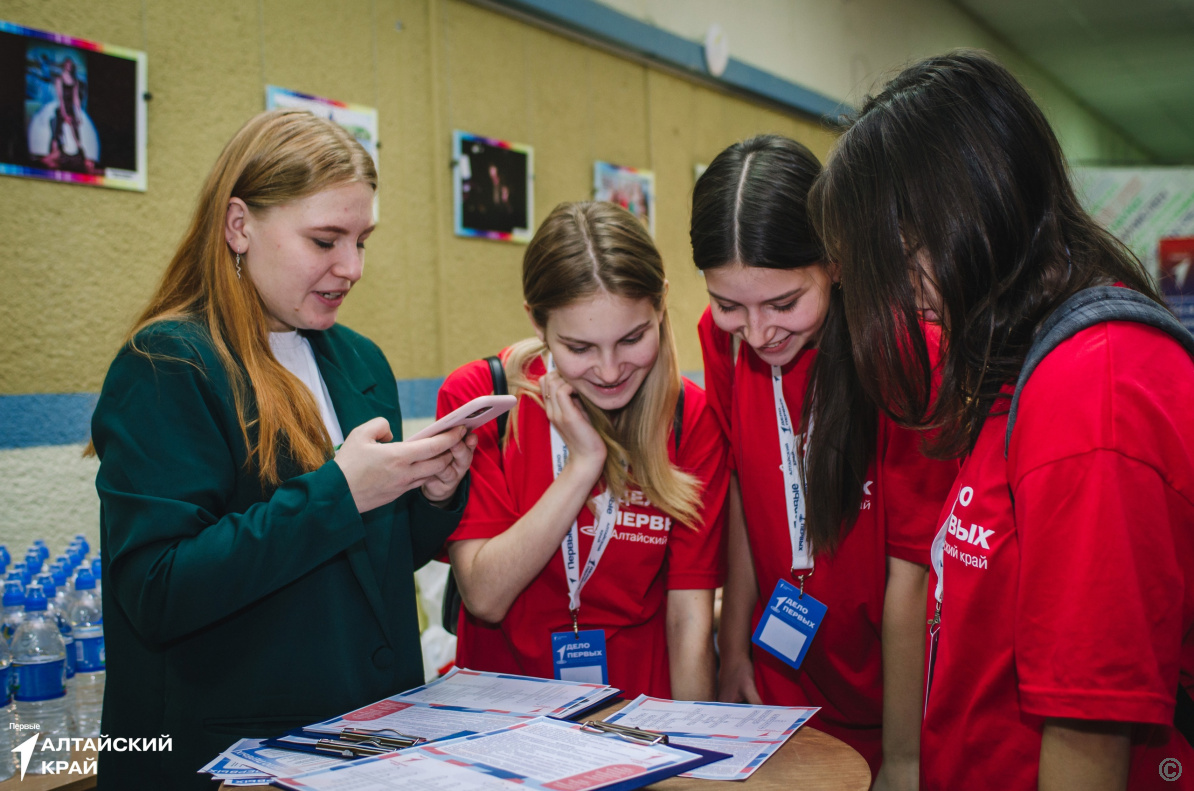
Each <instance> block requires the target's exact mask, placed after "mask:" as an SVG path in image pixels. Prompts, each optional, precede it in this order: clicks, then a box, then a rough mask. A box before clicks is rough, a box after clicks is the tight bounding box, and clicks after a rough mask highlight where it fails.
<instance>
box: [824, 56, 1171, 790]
mask: <svg viewBox="0 0 1194 791" xmlns="http://www.w3.org/2000/svg"><path fill="white" fill-rule="evenodd" d="M810 205H812V206H814V207H815V208H814V210H813V211H812V212H811V213H812V216H814V217H817V218H818V221H819V223H820V228H821V231H822V233H823V238H824V239H825V240H826V243H827V246H828V248H829V250H830V252H831V253H832V256H833V258H834V259H835V260H837V261H839V262H840V264H841V267H842V282H843V283H844V286H845V309H846V313H847V317H848V319H849V329H850V335H851V336H852V340H853V344H852V348H853V356H854V359H855V364H856V366H857V368H858V370H859V372H860V375H861V380H862V381H863V382H864V383H865V385H866V386H867V388H868V390H869V391H870V392H871V393H872V395H874V397H876V398H879V397H882V398H883V399H884V403H886V404H890V405H892V407H893V411H894V412H895V413H896V414H899V415H901V419H902V420H904V421H905V422H906V423H907V424H909V425H912V426H934V427H937V428H938V431H939V433H938V434H937V437H936V438H935V442H934V445H933V448H932V449H933V451H934V453H936V454H938V455H939V456H942V457H954V458H961V459H962V465H961V471H960V473H959V475H958V480H957V483H956V484H955V486H954V487H953V490H952V491H951V493H950V495H949V496H948V498H947V499H946V501H945V503H944V505H943V509H942V512H941V515H940V517H939V519H938V522H937V524H938V525H939V526H940V531H939V533H938V535H937V538H936V540H935V542H934V545H933V568H934V571H935V573H934V574H933V576H932V580H931V584H932V588H931V590H932V591H933V597H932V601H933V605H934V606H933V609H932V610H931V611H930V612H932V613H933V629H932V650H931V652H930V657H931V658H930V663H929V664H930V674H929V685H928V694H927V697H926V703H925V714H924V728H923V734H922V741H921V743H922V758H921V768H922V772H923V778H924V787H925V788H928V789H958V788H992V789H1014V790H1019V789H1035V788H1038V787H1039V788H1041V789H1057V788H1081V789H1124V788H1131V789H1133V790H1134V791H1135V789H1149V788H1178V787H1188V786H1189V781H1188V779H1187V780H1186V781H1183V782H1184V783H1186V784H1185V785H1182V784H1180V783H1176V782H1174V781H1177V780H1178V779H1179V778H1181V776H1182V772H1183V767H1184V771H1185V773H1186V774H1187V776H1188V775H1189V774H1190V773H1191V772H1192V771H1194V749H1192V748H1191V742H1190V738H1191V736H1189V735H1187V736H1184V737H1183V735H1182V734H1181V733H1179V732H1178V729H1177V728H1175V727H1174V723H1175V707H1177V706H1179V705H1181V704H1179V703H1178V701H1179V700H1183V701H1186V702H1187V703H1188V690H1189V689H1190V688H1191V686H1192V685H1194V421H1192V420H1191V419H1190V411H1189V410H1190V404H1191V403H1194V360H1191V358H1190V356H1189V355H1188V354H1187V353H1186V352H1185V351H1184V350H1183V348H1182V347H1181V345H1179V343H1178V342H1177V341H1176V340H1175V338H1173V337H1171V336H1170V335H1169V334H1168V333H1166V332H1163V331H1162V330H1160V329H1156V328H1153V327H1151V326H1148V325H1146V324H1143V323H1138V322H1134V321H1108V320H1104V321H1102V322H1100V323H1096V324H1094V325H1093V326H1090V327H1088V328H1086V329H1083V330H1081V331H1080V332H1078V333H1076V334H1074V335H1072V336H1071V337H1070V338H1068V339H1067V340H1065V341H1063V342H1062V343H1061V344H1059V345H1057V346H1056V348H1054V349H1053V351H1052V352H1050V353H1049V354H1048V355H1047V356H1045V357H1044V358H1043V360H1041V361H1040V364H1039V365H1038V366H1037V367H1036V368H1035V369H1033V371H1032V372H1031V375H1030V376H1029V377H1028V378H1027V381H1026V384H1024V387H1023V389H1022V390H1021V392H1020V398H1019V401H1018V402H1017V413H1016V419H1015V423H1014V425H1013V431H1012V433H1011V437H1010V440H1008V439H1007V431H1008V422H1009V409H1010V403H1009V401H1010V398H1009V397H1010V395H1011V394H1012V393H1013V392H1014V388H1015V386H1016V383H1017V381H1018V380H1019V378H1020V376H1021V375H1022V370H1023V369H1024V367H1025V365H1026V360H1027V359H1028V355H1029V349H1030V348H1031V345H1032V344H1033V341H1034V338H1036V337H1037V336H1038V335H1040V332H1041V330H1042V328H1043V326H1044V325H1045V323H1046V322H1047V321H1048V320H1049V319H1050V317H1051V316H1054V315H1055V314H1056V311H1058V309H1059V308H1060V307H1061V306H1062V305H1063V304H1065V303H1066V302H1067V300H1068V299H1069V298H1070V297H1072V296H1073V295H1075V294H1078V293H1080V292H1083V291H1085V290H1086V289H1087V288H1089V287H1097V286H1102V287H1114V286H1116V285H1118V286H1120V287H1122V288H1130V289H1133V290H1134V291H1137V292H1140V293H1141V294H1143V295H1146V296H1147V297H1151V298H1152V299H1153V300H1157V301H1159V299H1160V297H1159V295H1158V294H1157V292H1156V287H1155V285H1154V283H1153V282H1152V279H1151V278H1150V277H1149V276H1148V275H1147V274H1146V273H1145V272H1144V271H1143V268H1142V267H1141V266H1140V264H1139V262H1138V261H1136V260H1135V258H1134V257H1133V256H1132V255H1131V253H1129V252H1128V251H1127V249H1126V248H1124V247H1123V245H1122V244H1120V243H1119V242H1118V241H1117V240H1115V239H1114V238H1113V237H1112V236H1111V234H1109V233H1108V232H1107V231H1106V230H1105V229H1104V228H1102V227H1100V226H1099V225H1098V224H1097V223H1096V222H1095V221H1094V220H1093V219H1092V218H1091V217H1090V216H1089V215H1088V214H1087V213H1086V211H1085V210H1084V209H1083V207H1082V205H1081V203H1080V202H1079V200H1078V197H1077V195H1076V194H1075V192H1074V189H1073V187H1072V186H1071V184H1070V179H1069V174H1068V173H1067V172H1066V165H1065V160H1064V159H1063V157H1062V152H1061V147H1060V146H1059V145H1058V142H1057V138H1056V137H1055V136H1054V134H1053V131H1052V130H1051V129H1050V128H1049V124H1048V121H1046V119H1045V116H1044V114H1043V113H1042V112H1041V111H1040V109H1039V108H1038V107H1037V106H1036V104H1035V103H1034V102H1033V100H1032V98H1031V97H1030V96H1029V94H1028V92H1027V91H1026V90H1024V88H1023V86H1021V85H1020V84H1019V83H1018V82H1017V81H1016V79H1015V77H1013V76H1012V75H1011V74H1010V73H1009V72H1008V71H1007V70H1006V69H1005V68H1003V67H1002V66H1000V65H999V64H998V63H996V62H995V61H994V60H992V59H991V58H990V57H989V56H986V55H984V54H982V53H978V52H973V51H958V52H953V53H949V54H946V55H942V56H939V57H935V58H930V59H928V60H925V61H923V62H921V63H918V64H916V65H914V66H911V67H909V68H908V69H906V70H905V71H904V72H903V73H901V74H900V75H899V76H897V77H896V78H895V79H894V80H893V81H892V82H891V83H890V84H889V85H888V86H887V87H886V88H885V89H884V90H883V92H882V93H880V94H879V95H878V96H877V97H874V98H872V99H869V100H868V101H867V102H866V104H865V105H864V106H863V108H862V111H861V113H860V115H859V117H858V119H857V120H856V121H855V122H854V124H853V125H852V127H851V128H850V129H849V130H847V131H846V132H845V134H844V135H843V136H842V137H841V138H840V139H839V140H838V143H837V147H836V148H835V149H834V153H833V155H832V157H831V158H830V161H829V163H828V164H827V165H826V168H825V172H824V174H823V175H822V176H821V178H820V179H819V180H818V182H817V185H816V187H815V188H814V190H813V193H812V195H811V196H810ZM1095 305H1096V307H1095V308H1094V309H1093V310H1092V309H1091V306H1088V308H1087V310H1090V311H1091V312H1095V313H1097V305H1098V303H1095ZM925 315H929V316H936V317H938V319H939V321H940V326H941V327H942V335H943V340H942V343H941V349H942V351H941V361H940V364H939V365H933V364H932V363H931V361H930V359H929V357H928V355H927V354H924V353H923V348H924V346H925V345H926V344H925V340H924V339H923V338H921V337H920V331H919V329H918V327H919V324H918V322H919V318H920V317H921V316H925ZM1104 315H1106V314H1104ZM902 339H910V342H909V343H902V342H901V340H902ZM918 346H919V347H920V348H921V349H922V351H921V352H919V353H915V352H913V353H910V351H912V350H914V349H916V347H918ZM934 372H936V373H937V374H939V376H940V384H939V387H938V389H937V391H936V394H935V396H934V397H933V398H927V397H925V393H924V389H923V385H922V384H921V383H922V382H924V381H925V380H926V379H928V378H929V377H930V376H931V375H932V374H933V373H934ZM1179 711H1180V709H1179ZM1178 719H1179V720H1180V719H1181V717H1180V716H1179V717H1178ZM1186 727H1187V729H1188V728H1189V725H1188V720H1187V725H1186Z"/></svg>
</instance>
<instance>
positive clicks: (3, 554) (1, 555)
mask: <svg viewBox="0 0 1194 791" xmlns="http://www.w3.org/2000/svg"><path fill="white" fill-rule="evenodd" d="M0 561H3V562H4V565H6V566H7V565H8V564H9V563H12V555H10V554H8V547H6V546H4V545H3V544H0Z"/></svg>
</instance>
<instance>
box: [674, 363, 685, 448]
mask: <svg viewBox="0 0 1194 791" xmlns="http://www.w3.org/2000/svg"><path fill="white" fill-rule="evenodd" d="M683 434H684V380H683V379H681V380H680V396H679V398H677V399H676V415H675V417H673V418H672V442H673V443H675V446H676V459H677V460H679V458H680V437H681V436H683Z"/></svg>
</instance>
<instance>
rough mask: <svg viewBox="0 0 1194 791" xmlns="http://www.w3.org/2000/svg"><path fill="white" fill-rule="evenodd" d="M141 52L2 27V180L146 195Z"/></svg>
mask: <svg viewBox="0 0 1194 791" xmlns="http://www.w3.org/2000/svg"><path fill="white" fill-rule="evenodd" d="M146 72H147V68H146V56H145V53H144V52H138V51H137V50H132V49H126V48H124V47H115V46H112V45H109V44H101V43H98V42H95V41H86V40H84V39H80V38H72V37H71V36H66V35H63V34H61V33H50V32H47V31H44V30H34V29H32V28H26V27H21V26H19V25H14V24H11V23H9V22H4V21H0V175H7V176H22V177H26V178H38V179H49V180H52V181H61V182H66V183H71V184H87V185H92V186H97V187H115V188H117V189H128V190H140V191H142V192H144V191H145V189H146V164H145V162H146V156H145V147H146V113H145V97H146V84H147V83H146Z"/></svg>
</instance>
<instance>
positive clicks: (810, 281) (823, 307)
mask: <svg viewBox="0 0 1194 791" xmlns="http://www.w3.org/2000/svg"><path fill="white" fill-rule="evenodd" d="M704 274H705V285H706V287H707V288H708V290H709V304H710V306H711V307H712V314H713V321H714V323H715V324H717V326H718V327H719V328H721V329H722V330H724V331H725V332H728V333H730V334H731V335H736V336H738V337H739V338H741V339H742V340H743V341H744V342H745V343H747V344H748V345H749V346H750V348H752V349H754V351H755V354H757V355H758V356H759V359H761V360H762V361H763V362H765V363H768V364H769V365H779V366H783V365H787V364H788V363H789V362H791V361H792V360H794V359H796V355H797V354H799V353H800V351H801V350H802V349H804V348H806V347H808V346H815V345H816V342H817V336H818V335H819V334H820V332H821V326H822V325H823V324H824V323H825V315H826V313H827V312H828V311H829V289H830V288H832V286H833V282H834V280H833V277H832V276H831V275H830V273H829V271H828V269H827V268H826V267H825V266H824V265H822V264H813V265H811V266H805V267H800V268H798V269H768V268H766V267H759V266H743V265H742V264H739V263H731V264H727V265H725V266H720V267H716V268H713V269H706V270H705V272H704Z"/></svg>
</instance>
